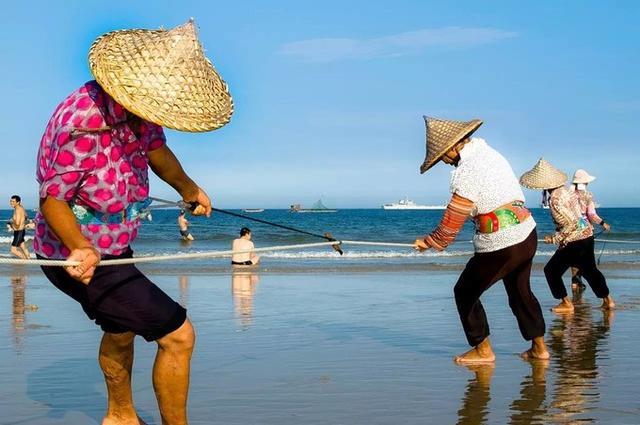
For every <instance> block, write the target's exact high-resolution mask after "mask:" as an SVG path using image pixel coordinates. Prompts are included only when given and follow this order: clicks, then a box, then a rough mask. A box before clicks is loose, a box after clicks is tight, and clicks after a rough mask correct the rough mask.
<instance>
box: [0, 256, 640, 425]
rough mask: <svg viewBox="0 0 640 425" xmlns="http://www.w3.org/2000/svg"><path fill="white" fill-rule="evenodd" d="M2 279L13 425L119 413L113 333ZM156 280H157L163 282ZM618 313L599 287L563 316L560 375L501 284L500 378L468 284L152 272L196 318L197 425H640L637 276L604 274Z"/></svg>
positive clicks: (541, 290) (144, 386) (551, 321)
mask: <svg viewBox="0 0 640 425" xmlns="http://www.w3.org/2000/svg"><path fill="white" fill-rule="evenodd" d="M5 271H7V273H4V274H3V275H2V277H1V279H2V280H1V281H0V412H1V414H0V424H6V425H9V424H25V425H41V424H65V425H76V424H78V425H79V424H96V423H100V420H101V418H102V415H103V413H104V408H105V404H106V397H105V388H104V382H103V380H102V376H101V372H100V369H99V367H98V364H97V361H96V355H97V347H98V343H99V339H100V337H101V332H100V331H99V330H98V329H97V328H96V327H95V326H94V325H93V324H92V323H91V322H89V321H88V320H87V319H86V318H85V316H84V314H83V313H82V311H81V309H80V307H79V306H78V305H76V304H75V303H74V302H73V301H72V300H70V299H69V298H67V297H66V296H64V295H63V294H62V293H60V292H58V291H57V290H56V289H55V288H54V287H53V286H51V285H50V284H49V283H48V282H47V281H46V279H45V278H44V276H43V275H42V274H41V273H40V272H39V271H38V270H37V269H24V268H20V267H14V268H11V269H6V270H5ZM150 272H152V273H153V271H152V270H150ZM605 275H606V276H607V278H608V279H609V286H610V288H611V291H612V294H613V295H614V296H615V298H616V301H617V302H618V306H619V309H618V310H617V311H615V312H612V313H607V312H603V311H602V310H600V309H598V308H597V307H598V305H599V300H598V299H596V298H595V296H594V295H593V293H592V292H591V291H590V290H589V289H587V290H586V291H585V292H584V293H583V296H582V299H581V300H580V301H579V302H578V304H577V308H576V312H575V314H574V315H572V316H559V315H555V314H553V313H551V312H550V311H549V308H550V307H551V306H552V305H554V300H553V299H552V298H551V296H550V293H549V290H548V288H547V285H546V282H545V280H544V277H543V276H542V275H541V273H540V271H539V270H536V271H535V272H534V276H533V289H534V292H535V294H536V295H537V296H538V298H539V300H540V302H541V304H542V306H543V310H544V314H545V320H546V322H547V334H546V340H547V343H548V346H549V349H550V353H551V360H550V361H549V362H525V361H522V360H521V359H520V358H519V357H518V355H517V354H518V353H520V352H521V351H523V350H524V349H525V348H526V347H527V344H526V343H525V342H524V341H523V340H522V339H521V337H520V334H519V332H518V330H517V325H516V322H515V319H514V317H513V316H512V314H511V311H510V310H509V307H508V305H507V301H506V294H505V291H504V289H503V288H502V287H501V284H497V285H496V286H494V287H493V288H492V289H490V290H489V291H488V293H487V294H485V296H484V297H483V303H484V305H485V309H486V310H487V314H488V317H489V323H490V325H491V330H492V342H493V344H494V349H495V351H496V355H497V361H496V364H495V366H484V367H483V366H476V367H464V366H458V365H456V364H454V362H453V361H452V358H453V356H454V355H455V354H458V353H460V352H462V351H465V350H466V349H467V346H466V341H465V339H464V335H463V333H462V330H461V326H460V323H459V320H458V317H457V312H456V310H455V304H454V301H453V293H452V287H453V284H454V283H455V281H456V279H457V276H458V272H457V271H447V270H444V271H439V272H435V271H431V272H428V273H427V272H424V271H405V272H393V273H391V272H375V273H373V272H362V273H341V272H325V273H308V272H297V273H296V272H289V273H273V272H271V273H269V272H267V273H262V272H260V271H258V272H257V273H236V274H232V273H231V272H228V273H215V274H208V275H207V274H200V273H182V274H168V273H154V274H152V278H153V280H154V281H155V282H157V284H158V285H159V286H161V287H162V288H163V289H164V290H165V291H166V292H168V293H169V294H170V295H171V296H172V297H174V299H177V300H180V302H181V303H183V304H184V305H186V307H187V308H188V309H189V314H190V316H191V318H192V320H193V322H194V325H195V327H196V332H197V335H198V340H197V344H196V350H195V353H194V358H193V368H192V384H191V391H190V404H189V411H190V418H191V422H190V423H191V424H225V425H229V424H425V423H438V424H456V423H458V424H485V423H486V424H502V423H510V424H547V423H562V424H565V423H585V422H586V423H600V424H637V423H640V403H639V402H638V399H637V394H638V393H640V370H639V367H640V360H639V358H638V356H637V349H638V335H637V334H638V332H637V329H638V323H639V319H640V287H639V286H638V275H639V271H638V270H625V271H624V273H615V272H610V273H607V272H605ZM154 354H155V344H148V343H145V342H144V341H143V340H142V339H137V340H136V359H135V366H134V377H133V387H134V398H135V401H136V404H137V407H138V410H139V414H140V416H141V417H142V418H143V419H144V420H146V421H147V422H148V423H149V424H158V425H159V424H160V420H159V417H158V413H157V407H156V403H155V399H154V396H153V391H152V387H151V365H152V361H153V356H154Z"/></svg>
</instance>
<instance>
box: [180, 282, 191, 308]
mask: <svg viewBox="0 0 640 425" xmlns="http://www.w3.org/2000/svg"><path fill="white" fill-rule="evenodd" d="M178 289H179V290H180V297H179V298H178V304H180V305H181V306H182V307H184V308H187V305H188V304H189V276H186V275H185V276H180V277H178Z"/></svg>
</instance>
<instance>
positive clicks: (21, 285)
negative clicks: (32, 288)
mask: <svg viewBox="0 0 640 425" xmlns="http://www.w3.org/2000/svg"><path fill="white" fill-rule="evenodd" d="M26 282H27V277H26V276H25V275H16V276H11V293H12V296H13V299H12V303H11V304H12V308H13V314H12V316H11V319H12V320H11V321H12V329H13V335H14V341H15V344H16V349H17V350H18V351H20V350H21V348H22V334H23V332H24V313H25V310H26V306H25V286H26Z"/></svg>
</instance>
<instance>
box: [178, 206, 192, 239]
mask: <svg viewBox="0 0 640 425" xmlns="http://www.w3.org/2000/svg"><path fill="white" fill-rule="evenodd" d="M178 229H180V236H182V239H183V240H185V241H192V240H193V235H191V233H190V232H189V220H187V218H186V217H185V216H184V210H180V214H178Z"/></svg>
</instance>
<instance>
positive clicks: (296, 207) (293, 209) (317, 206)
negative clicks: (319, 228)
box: [289, 199, 338, 213]
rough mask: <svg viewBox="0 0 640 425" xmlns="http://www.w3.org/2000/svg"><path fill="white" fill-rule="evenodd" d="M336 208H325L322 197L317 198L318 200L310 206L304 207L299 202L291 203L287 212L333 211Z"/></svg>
mask: <svg viewBox="0 0 640 425" xmlns="http://www.w3.org/2000/svg"><path fill="white" fill-rule="evenodd" d="M337 211H338V210H336V209H333V208H327V207H326V206H325V205H324V204H323V203H322V199H318V201H317V202H316V203H315V204H313V205H312V206H311V208H304V207H303V206H302V205H300V204H293V205H291V206H290V208H289V212H293V213H334V212H337Z"/></svg>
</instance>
